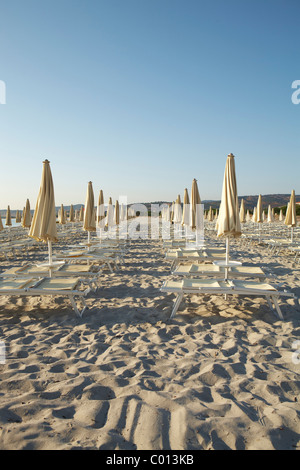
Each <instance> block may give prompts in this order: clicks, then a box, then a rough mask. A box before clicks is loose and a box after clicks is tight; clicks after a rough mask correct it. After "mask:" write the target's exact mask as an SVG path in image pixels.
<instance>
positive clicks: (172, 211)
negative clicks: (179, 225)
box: [170, 201, 175, 223]
mask: <svg viewBox="0 0 300 470" xmlns="http://www.w3.org/2000/svg"><path fill="white" fill-rule="evenodd" d="M174 206H175V201H173V202H172V206H171V215H170V221H171V222H172V223H173V219H174Z"/></svg>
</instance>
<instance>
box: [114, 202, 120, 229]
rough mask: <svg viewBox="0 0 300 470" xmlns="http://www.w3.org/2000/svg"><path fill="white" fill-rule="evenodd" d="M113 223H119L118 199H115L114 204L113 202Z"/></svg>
mask: <svg viewBox="0 0 300 470" xmlns="http://www.w3.org/2000/svg"><path fill="white" fill-rule="evenodd" d="M114 223H115V225H119V224H120V206H119V201H116V204H115V211H114Z"/></svg>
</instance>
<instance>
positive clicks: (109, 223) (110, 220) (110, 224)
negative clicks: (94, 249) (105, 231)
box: [106, 197, 115, 227]
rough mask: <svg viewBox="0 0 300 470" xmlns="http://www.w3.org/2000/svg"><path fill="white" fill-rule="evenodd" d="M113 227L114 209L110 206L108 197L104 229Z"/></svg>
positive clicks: (110, 202)
mask: <svg viewBox="0 0 300 470" xmlns="http://www.w3.org/2000/svg"><path fill="white" fill-rule="evenodd" d="M114 225H115V222H114V208H113V204H112V198H111V197H110V198H109V200H108V205H107V214H106V227H114Z"/></svg>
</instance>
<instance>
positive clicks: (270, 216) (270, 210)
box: [267, 204, 274, 223]
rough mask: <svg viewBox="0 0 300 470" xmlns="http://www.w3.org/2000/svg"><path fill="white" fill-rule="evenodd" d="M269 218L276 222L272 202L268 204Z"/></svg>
mask: <svg viewBox="0 0 300 470" xmlns="http://www.w3.org/2000/svg"><path fill="white" fill-rule="evenodd" d="M267 220H268V222H269V223H271V222H274V216H273V212H272V208H271V205H270V204H269V205H268V219H267Z"/></svg>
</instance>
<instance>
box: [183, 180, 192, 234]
mask: <svg viewBox="0 0 300 470" xmlns="http://www.w3.org/2000/svg"><path fill="white" fill-rule="evenodd" d="M190 216H191V211H190V198H189V193H188V190H187V188H185V190H184V196H183V211H182V221H181V224H182V225H185V227H188V226H189V225H190V218H191V217H190Z"/></svg>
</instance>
